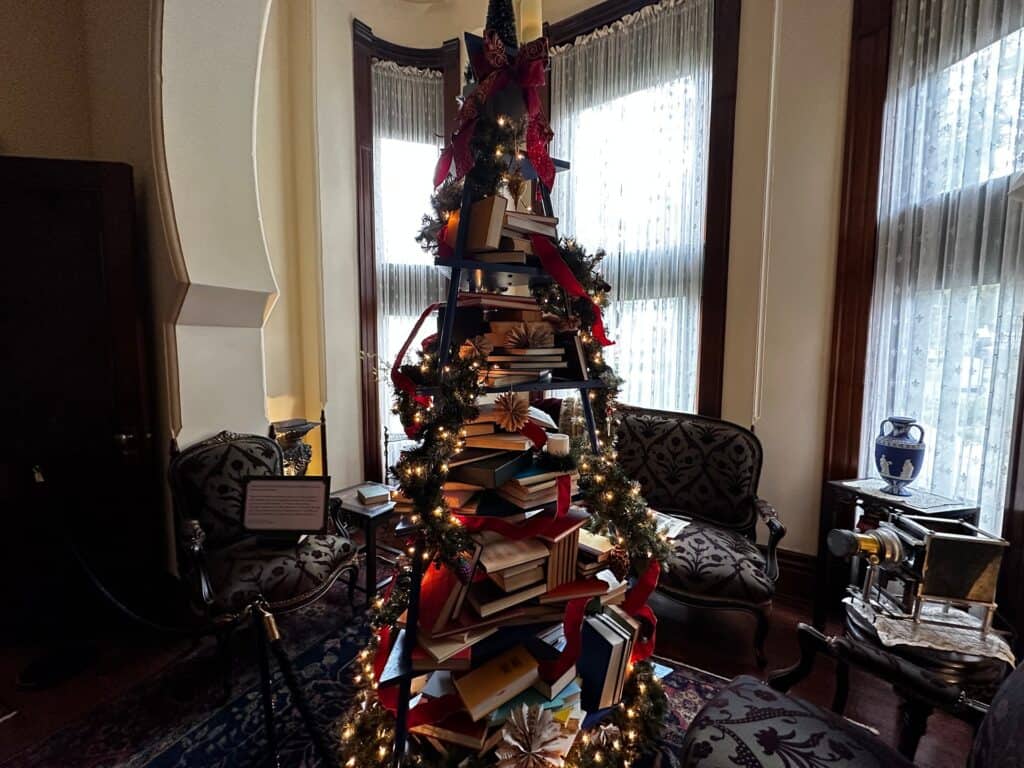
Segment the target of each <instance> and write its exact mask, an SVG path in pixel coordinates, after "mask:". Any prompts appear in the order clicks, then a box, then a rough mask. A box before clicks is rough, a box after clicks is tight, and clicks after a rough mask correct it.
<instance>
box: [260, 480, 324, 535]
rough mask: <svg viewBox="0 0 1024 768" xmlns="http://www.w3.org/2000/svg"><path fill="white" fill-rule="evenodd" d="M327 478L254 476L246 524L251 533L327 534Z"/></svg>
mask: <svg viewBox="0 0 1024 768" xmlns="http://www.w3.org/2000/svg"><path fill="white" fill-rule="evenodd" d="M330 487H331V484H330V478H327V477H250V478H247V479H246V482H245V497H244V500H243V505H242V524H243V525H244V526H245V529H246V530H247V531H249V532H250V533H270V534H273V533H324V532H325V531H326V530H327V499H328V496H329V495H330V494H329V489H330Z"/></svg>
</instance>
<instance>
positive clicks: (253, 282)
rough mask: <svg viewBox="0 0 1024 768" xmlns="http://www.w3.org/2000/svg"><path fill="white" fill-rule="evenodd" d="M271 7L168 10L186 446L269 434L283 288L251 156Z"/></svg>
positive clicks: (166, 93)
mask: <svg viewBox="0 0 1024 768" xmlns="http://www.w3.org/2000/svg"><path fill="white" fill-rule="evenodd" d="M269 4H270V0H261V1H260V2H242V1H241V0H236V1H235V2H224V3H208V2H205V0H174V2H169V3H167V4H165V6H164V8H163V28H162V39H163V45H162V56H161V61H160V67H161V75H162V89H161V95H160V99H161V104H162V109H163V133H164V136H163V144H164V152H165V153H166V164H167V178H168V181H169V186H170V197H171V199H170V201H169V202H170V203H171V205H173V221H174V224H175V227H174V229H175V231H176V233H177V237H178V239H179V241H180V244H181V253H182V255H183V257H184V261H185V267H186V269H187V271H188V279H189V286H188V289H187V292H186V294H185V298H184V302H183V303H182V306H181V312H180V314H179V316H178V321H177V326H178V328H177V352H178V381H179V387H180V409H181V429H180V432H179V435H178V440H179V442H180V443H181V444H182V445H187V444H189V443H192V442H194V441H196V440H199V439H202V438H204V437H207V436H209V435H211V434H214V433H216V432H218V431H220V430H221V429H231V430H234V431H238V432H256V433H263V432H265V431H266V429H267V416H266V385H265V377H264V361H263V333H262V327H263V323H264V319H265V317H266V314H267V312H269V311H270V309H271V307H272V303H273V299H274V298H275V296H276V293H277V284H276V282H275V280H274V272H273V268H272V265H271V263H270V259H269V257H268V255H267V250H266V247H265V244H264V238H263V230H262V225H261V222H260V215H259V204H258V197H257V193H256V164H255V159H254V154H255V142H256V140H257V137H256V133H255V128H256V121H255V110H256V97H257V93H258V83H259V65H260V54H261V50H262V44H263V36H264V32H265V28H266V15H267V12H268V9H269ZM165 215H167V216H170V215H171V212H170V211H169V210H165Z"/></svg>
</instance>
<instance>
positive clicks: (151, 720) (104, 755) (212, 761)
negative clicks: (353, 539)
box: [2, 587, 724, 768]
mask: <svg viewBox="0 0 1024 768" xmlns="http://www.w3.org/2000/svg"><path fill="white" fill-rule="evenodd" d="M280 625H281V629H282V633H283V636H284V638H285V643H286V646H287V648H288V650H289V653H290V655H291V658H292V660H293V664H294V667H295V671H296V674H297V675H298V677H299V679H300V682H301V684H302V685H303V689H304V690H305V691H306V694H307V696H308V697H309V700H310V704H311V706H312V709H313V711H314V712H315V713H316V717H317V720H318V723H319V725H320V727H321V728H322V729H323V732H324V733H326V734H328V738H329V741H333V739H334V736H333V732H334V730H335V728H336V727H337V720H338V718H339V716H340V715H341V713H342V712H343V711H344V709H345V706H346V703H347V702H348V701H349V700H350V697H351V694H352V688H351V685H350V677H351V671H350V670H349V665H350V663H351V661H352V659H353V658H354V656H355V653H356V651H357V650H358V648H359V646H360V642H361V637H362V636H363V633H364V632H365V628H364V626H363V624H362V622H361V621H360V620H359V619H358V618H355V619H354V618H353V616H352V612H351V610H350V609H349V607H348V604H347V602H346V600H345V589H344V587H340V588H335V589H334V590H332V592H331V593H330V594H329V595H328V596H327V597H326V598H324V599H322V600H321V601H320V602H319V603H318V604H316V605H314V606H311V607H310V608H308V609H306V610H304V611H302V612H300V613H296V614H294V615H290V616H284V617H282V618H281V620H280ZM213 650H214V649H213V645H212V641H210V642H204V643H202V644H200V645H199V646H198V647H197V648H195V649H193V650H192V651H191V652H189V653H188V654H186V655H185V656H183V657H182V658H181V659H180V660H179V661H177V662H175V663H174V664H173V665H172V666H171V667H170V668H169V669H167V670H166V671H165V672H164V673H163V674H161V675H160V676H159V679H155V680H149V681H147V682H145V683H142V684H140V685H139V686H138V687H137V688H136V689H134V690H133V691H132V692H131V693H130V694H129V695H128V696H125V697H123V698H122V699H120V700H118V701H115V702H110V703H109V704H107V705H105V706H103V707H101V708H99V709H98V710H96V711H94V712H93V713H92V714H91V715H90V716H89V717H88V718H86V719H85V720H83V721H81V722H79V723H77V724H76V725H74V726H71V727H69V728H65V729H64V730H63V731H60V732H59V733H57V734H55V735H54V736H52V737H51V738H49V739H48V740H46V741H45V742H43V743H41V744H38V745H36V746H34V747H32V748H30V749H28V750H25V751H24V752H22V753H20V754H18V755H16V756H15V757H14V758H12V759H11V760H9V761H7V762H6V763H4V764H3V767H2V768H29V767H30V766H31V767H33V768H35V767H37V766H47V768H49V766H54V767H56V766H60V768H108V767H111V768H112V767H113V766H133V767H134V766H146V767H147V768H172V767H173V768H247V767H249V766H261V765H265V764H267V760H266V754H265V750H264V746H265V739H264V729H263V717H262V709H261V704H260V689H259V673H258V668H257V665H256V656H255V650H254V642H253V638H252V635H250V634H249V633H248V632H243V633H241V634H239V635H237V636H236V652H237V655H236V661H235V665H234V669H235V674H234V678H233V679H234V684H233V692H232V696H231V699H230V701H228V702H227V703H226V704H225V703H224V699H223V695H222V688H221V682H220V681H221V678H220V674H219V669H218V668H217V666H216V663H215V661H214V658H213ZM663 661H664V660H663ZM666 663H668V664H670V665H671V666H673V668H674V669H675V671H674V672H673V673H672V674H671V675H670V676H669V677H668V678H667V679H666V681H665V684H666V690H667V692H668V696H669V702H670V706H671V714H670V715H669V718H668V721H667V727H666V729H665V734H664V738H663V739H662V743H661V745H660V750H659V751H661V753H662V760H661V765H662V766H666V767H667V766H672V765H674V764H675V760H674V758H673V754H674V753H675V751H676V748H678V746H679V745H680V744H681V743H682V737H683V734H684V733H685V731H686V728H687V727H688V725H689V723H690V722H691V720H692V719H693V717H694V715H696V713H697V712H698V711H699V710H700V708H701V706H703V704H704V702H705V701H707V700H708V699H710V698H711V697H712V696H713V695H714V694H715V693H716V692H717V691H718V690H719V688H721V686H722V685H723V682H724V681H723V680H722V679H721V678H718V677H715V676H713V675H709V674H707V673H705V672H701V671H699V670H695V669H690V668H688V667H685V666H681V665H679V664H675V663H671V662H666ZM272 668H273V669H274V670H275V675H274V683H275V684H274V690H275V708H276V710H277V712H278V718H277V728H278V731H277V733H278V741H279V752H280V756H281V765H282V766H285V767H286V768H290V767H291V766H314V765H318V764H319V763H318V761H316V760H315V759H314V758H313V756H312V748H311V747H310V745H309V744H308V741H307V739H306V736H305V731H304V730H303V729H302V727H301V723H300V721H299V716H298V712H297V710H296V708H295V707H294V706H292V702H291V701H290V696H289V693H288V689H287V688H286V687H285V685H284V681H283V680H282V679H281V676H280V674H279V673H277V671H276V668H275V667H272Z"/></svg>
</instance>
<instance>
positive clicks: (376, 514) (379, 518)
mask: <svg viewBox="0 0 1024 768" xmlns="http://www.w3.org/2000/svg"><path fill="white" fill-rule="evenodd" d="M360 485H365V483H359V484H357V485H353V486H349V487H348V488H343V489H341V490H340V491H335V492H334V493H332V494H331V498H332V499H337V500H338V501H340V502H341V509H342V512H343V515H344V517H345V519H346V520H347V521H348V522H349V523H351V524H354V525H356V526H358V527H359V530H361V531H362V532H363V546H362V547H361V549H360V551H364V552H365V553H366V562H365V565H364V567H365V570H366V574H365V582H364V584H365V585H364V586H359V585H358V584H357V585H356V589H358V590H359V591H360V592H362V593H363V594H365V595H366V604H367V605H369V604H370V601H371V600H372V599H373V598H374V596H376V594H377V592H379V591H380V590H381V589H383V588H384V587H386V586H387V585H388V584H390V583H391V577H390V576H388V577H387V578H384V579H381V580H380V581H378V580H377V560H378V558H379V559H381V560H385V562H388V561H387V558H385V557H383V556H382V555H381V552H382V551H383V552H385V553H388V554H392V555H401V554H402V552H401V550H398V549H395V548H394V547H389V546H385V545H381V544H378V543H377V532H378V529H379V528H380V527H381V525H383V524H385V523H387V522H388V521H390V520H391V517H392V512H394V509H395V503H394V502H393V501H388V502H385V503H383V504H374V505H370V506H367V505H365V504H362V503H360V501H359V496H358V495H357V494H356V489H357V488H358V487H359V486H360Z"/></svg>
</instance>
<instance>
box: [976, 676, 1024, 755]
mask: <svg viewBox="0 0 1024 768" xmlns="http://www.w3.org/2000/svg"><path fill="white" fill-rule="evenodd" d="M970 764H971V766H972V768H1021V766H1024V664H1022V665H1020V666H1019V667H1017V669H1016V670H1015V671H1014V672H1013V673H1012V674H1011V675H1010V676H1009V677H1008V678H1006V680H1004V681H1003V684H1002V686H1000V688H999V692H998V693H997V694H996V695H995V698H993V699H992V705H991V706H990V707H989V710H988V714H987V715H985V719H984V720H983V721H982V723H981V727H980V728H979V729H978V734H977V736H976V737H975V739H974V750H973V752H972V755H971V763H970Z"/></svg>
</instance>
